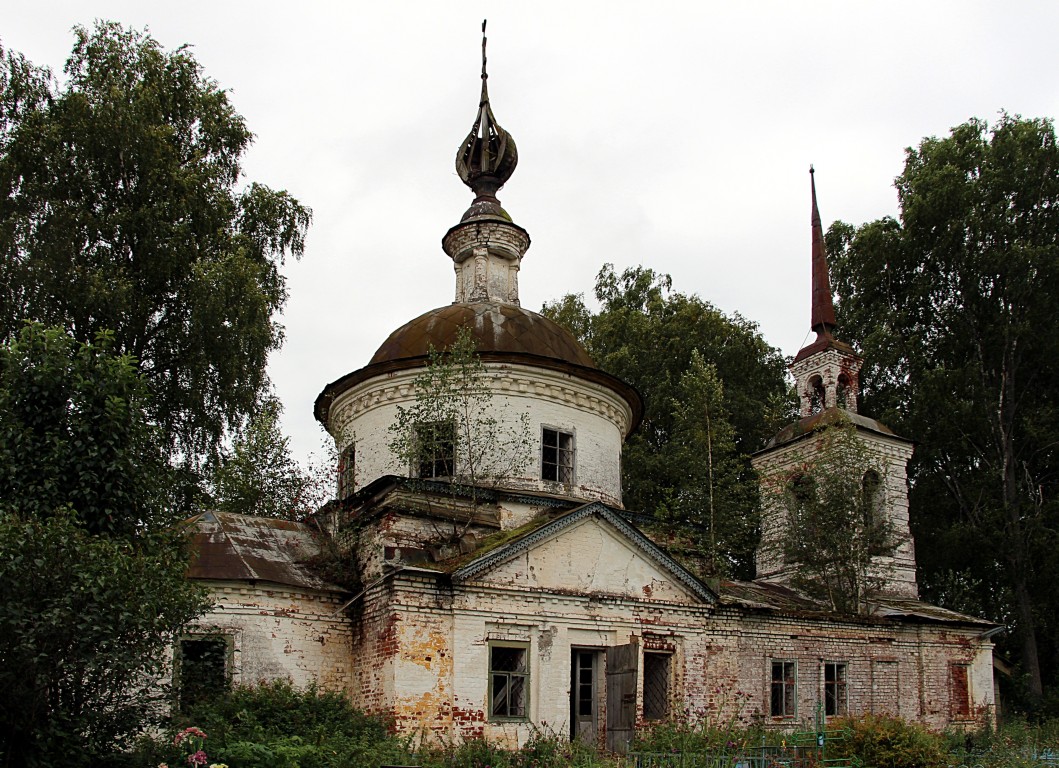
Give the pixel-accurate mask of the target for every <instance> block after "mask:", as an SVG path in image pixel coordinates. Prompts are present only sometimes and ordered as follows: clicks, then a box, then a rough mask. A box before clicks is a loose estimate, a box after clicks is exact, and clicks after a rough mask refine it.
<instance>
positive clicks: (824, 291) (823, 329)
mask: <svg viewBox="0 0 1059 768" xmlns="http://www.w3.org/2000/svg"><path fill="white" fill-rule="evenodd" d="M809 184H810V186H811V187H812V191H813V217H812V227H813V313H812V319H811V321H810V327H811V328H812V330H814V331H816V335H817V337H818V338H819V337H826V336H830V335H831V332H832V331H834V330H835V327H836V325H835V305H834V302H833V301H832V299H831V277H830V274H829V273H828V269H827V254H826V253H825V252H824V228H823V225H822V224H821V223H820V209H819V208H818V207H817V205H816V171H815V170H814V169H813V166H811V165H810V166H809Z"/></svg>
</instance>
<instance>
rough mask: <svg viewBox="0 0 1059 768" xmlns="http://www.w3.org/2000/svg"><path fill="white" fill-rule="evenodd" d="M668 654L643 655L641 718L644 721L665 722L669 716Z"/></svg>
mask: <svg viewBox="0 0 1059 768" xmlns="http://www.w3.org/2000/svg"><path fill="white" fill-rule="evenodd" d="M670 658H671V656H670V654H668V653H645V654H644V655H643V717H644V720H665V718H666V716H667V715H668V714H669V660H670Z"/></svg>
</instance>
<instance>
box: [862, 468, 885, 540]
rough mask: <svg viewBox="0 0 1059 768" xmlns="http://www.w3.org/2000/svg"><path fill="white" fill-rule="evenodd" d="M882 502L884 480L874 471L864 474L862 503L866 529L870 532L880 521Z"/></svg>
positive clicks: (870, 470)
mask: <svg viewBox="0 0 1059 768" xmlns="http://www.w3.org/2000/svg"><path fill="white" fill-rule="evenodd" d="M881 501H882V478H881V477H879V473H878V472H876V471H875V470H874V469H869V470H868V471H867V472H865V473H864V477H863V478H861V481H860V503H861V507H862V510H863V514H864V527H865V529H867V530H870V529H871V528H872V527H873V526H874V525H875V524H876V523H877V522H878V521H877V519H876V518H877V515H876V513H877V512H878V509H879V506H880V502H881Z"/></svg>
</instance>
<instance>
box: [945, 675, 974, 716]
mask: <svg viewBox="0 0 1059 768" xmlns="http://www.w3.org/2000/svg"><path fill="white" fill-rule="evenodd" d="M949 690H950V694H949V701H950V702H951V708H950V711H951V714H952V717H953V719H955V720H967V719H969V718H970V717H971V687H970V676H969V675H968V667H967V665H966V664H953V665H952V666H950V667H949Z"/></svg>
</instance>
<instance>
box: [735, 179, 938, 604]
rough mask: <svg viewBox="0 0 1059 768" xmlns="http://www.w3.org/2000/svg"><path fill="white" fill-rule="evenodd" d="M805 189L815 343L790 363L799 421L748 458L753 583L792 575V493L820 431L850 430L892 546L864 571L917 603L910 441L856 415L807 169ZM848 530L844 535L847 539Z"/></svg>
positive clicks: (856, 368)
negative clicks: (754, 504)
mask: <svg viewBox="0 0 1059 768" xmlns="http://www.w3.org/2000/svg"><path fill="white" fill-rule="evenodd" d="M809 174H810V186H811V189H812V219H811V225H812V314H811V319H810V327H811V329H812V330H813V331H814V332H815V333H816V338H815V339H814V340H813V341H812V342H810V343H809V344H807V345H806V346H804V347H802V349H801V350H800V351H799V352H798V354H797V355H796V356H795V358H794V362H793V363H792V364H791V367H790V371H791V374H792V375H793V376H794V381H795V387H796V390H797V393H798V401H799V416H800V418H799V419H798V421H796V422H794V423H793V424H788V425H787V426H786V427H784V428H783V429H781V430H780V431H779V432H778V433H777V434H776V435H775V436H774V437H773V438H772V439H771V440H770V441H769V443H768V445H766V446H765V448H764V449H763V450H761V451H759V452H758V453H756V454H755V455H754V457H753V459H752V463H753V466H754V469H755V470H757V473H758V476H759V478H760V483H761V488H762V499H763V504H762V513H761V545H760V546H759V547H758V552H757V557H756V558H755V561H756V566H757V578H758V579H762V580H766V581H774V582H779V583H784V582H789V581H790V579H791V576H792V574H793V570H792V568H791V567H790V566H789V564H788V563H787V562H786V561H785V557H784V554H783V552H784V546H783V543H784V541H785V540H786V537H787V535H788V531H789V522H788V521H789V515H790V513H791V511H790V509H789V508H788V504H789V503H790V502H789V500H790V498H791V497H792V496H795V495H797V489H796V486H797V484H798V483H799V481H800V480H802V479H803V478H805V477H807V475H806V473H807V471H808V469H809V468H810V467H811V466H812V465H813V464H814V460H815V459H817V458H818V457H819V456H820V453H819V452H820V451H821V450H824V448H823V446H824V444H825V443H826V441H825V440H824V438H823V435H822V433H821V430H823V429H825V428H827V427H829V426H843V425H845V426H849V427H851V428H852V429H853V430H855V439H856V440H857V441H858V442H859V443H860V444H861V445H862V446H863V448H864V450H865V452H866V454H867V455H868V456H869V457H870V460H871V464H872V466H871V467H865V468H864V470H863V477H861V478H859V480H860V483H861V492H862V494H864V496H865V497H869V496H870V497H871V499H872V504H874V505H875V513H876V514H878V515H885V520H886V523H887V527H888V529H889V531H890V532H891V535H892V536H893V539H894V543H895V544H896V546H895V548H894V549H893V553H892V555H887V556H880V557H877V558H875V559H873V561H872V566H871V568H870V570H869V572H870V573H871V574H872V576H873V577H876V580H877V581H880V582H881V583H882V587H881V588H880V589H879V593H880V594H886V595H889V596H891V597H908V598H916V597H917V596H918V594H919V588H918V586H917V584H916V562H915V549H914V547H913V543H912V536H911V533H910V531H909V527H908V476H907V465H908V460H909V459H911V458H912V441H911V440H907V439H905V438H903V437H899V436H898V435H896V434H894V432H893V431H892V430H891V429H890V428H889V427H887V426H885V425H883V424H881V423H879V422H878V421H875V420H874V419H870V418H868V417H866V416H863V415H861V414H859V413H858V412H857V396H858V394H859V391H860V370H861V366H862V365H863V363H864V359H863V358H862V357H861V356H860V355H858V354H857V353H856V352H855V351H854V349H853V347H851V346H850V345H849V344H846V343H845V342H843V341H839V340H838V339H837V338H835V331H836V329H837V324H836V322H835V306H834V302H833V300H832V297H831V280H830V275H829V272H828V265H827V256H826V253H825V251H824V232H823V226H822V225H821V222H820V210H819V208H818V206H817V202H816V176H815V172H814V171H813V169H812V168H810V169H809ZM852 533H853V531H851V534H852Z"/></svg>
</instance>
